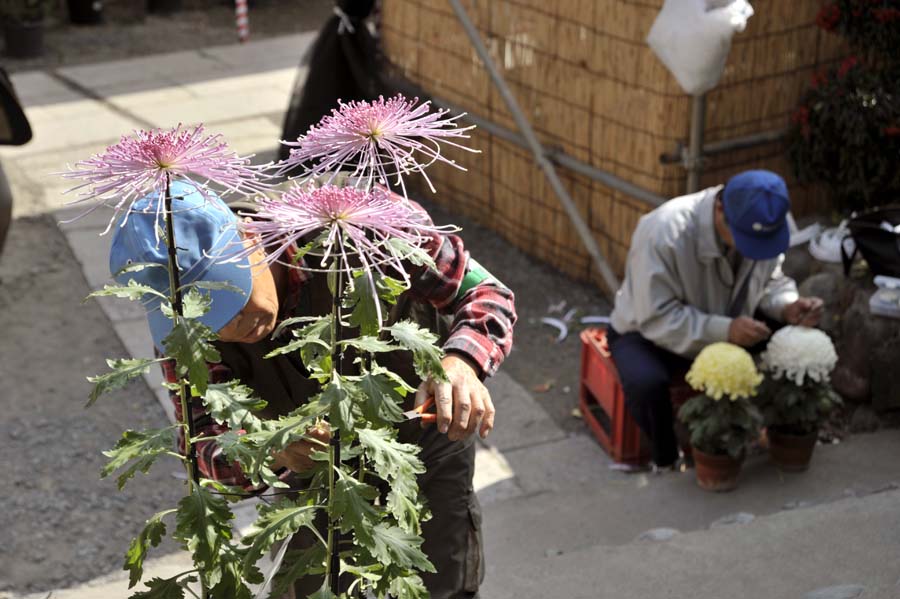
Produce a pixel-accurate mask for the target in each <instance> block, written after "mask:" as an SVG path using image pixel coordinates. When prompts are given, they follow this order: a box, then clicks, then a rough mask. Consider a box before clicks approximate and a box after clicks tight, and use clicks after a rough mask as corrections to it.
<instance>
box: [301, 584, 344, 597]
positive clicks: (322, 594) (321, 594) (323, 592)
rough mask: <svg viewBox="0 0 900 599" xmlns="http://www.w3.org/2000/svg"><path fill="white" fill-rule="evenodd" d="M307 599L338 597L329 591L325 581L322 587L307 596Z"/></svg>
mask: <svg viewBox="0 0 900 599" xmlns="http://www.w3.org/2000/svg"><path fill="white" fill-rule="evenodd" d="M307 599H338V596H337V595H335V594H334V593H332V592H331V589H329V588H328V585H327V583H326V584H322V588H320V589H319V590H318V591H316V592H315V593H313V594H312V595H310V596H309V597H307Z"/></svg>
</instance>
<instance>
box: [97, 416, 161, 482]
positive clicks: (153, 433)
mask: <svg viewBox="0 0 900 599" xmlns="http://www.w3.org/2000/svg"><path fill="white" fill-rule="evenodd" d="M177 430H178V426H177V425H175V426H169V427H166V428H159V429H150V430H146V431H132V430H127V431H125V432H124V433H123V434H122V438H121V439H119V442H118V443H116V445H115V447H113V448H112V449H110V450H107V451H104V452H103V455H105V456H106V457H108V458H109V461H108V462H107V463H106V465H105V466H103V469H102V470H101V471H100V477H101V478H106V477H107V476H109V475H110V474H112V473H113V472H115V471H116V470H118V469H119V468H121V467H123V466H124V465H125V464H127V463H129V462H131V465H130V466H129V467H128V469H127V470H125V472H124V473H122V474H120V475H119V477H118V478H117V479H116V483H117V484H118V487H119V490H121V489H122V488H123V487H124V486H125V483H127V482H128V480H129V479H130V478H131V477H133V476H134V475H135V474H137V472H138V471H140V472H143V473H146V472H147V471H148V470H150V467H151V466H152V465H153V463H154V462H155V461H156V458H157V457H158V456H159V455H160V454H163V453H168V452H170V451H171V449H172V447H173V446H174V445H175V437H176V431H177Z"/></svg>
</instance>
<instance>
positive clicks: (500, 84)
mask: <svg viewBox="0 0 900 599" xmlns="http://www.w3.org/2000/svg"><path fill="white" fill-rule="evenodd" d="M449 1H450V6H452V7H453V12H455V13H456V18H458V19H459V22H460V23H461V24H462V26H463V29H465V31H466V35H468V36H469V41H471V42H472V46H473V47H474V48H475V52H476V53H478V56H479V57H480V58H481V61H482V62H483V63H484V66H485V67H486V68H487V70H488V73H489V74H490V76H491V79H492V80H493V82H494V85H495V86H496V87H497V91H499V92H500V95H501V96H502V97H503V101H504V102H505V103H506V107H507V108H509V111H510V113H512V116H513V119H515V121H516V125H517V126H518V128H519V131H520V132H521V133H522V135H523V136H524V137H525V141H526V142H527V143H528V147H529V148H530V149H531V153H532V154H533V155H534V159H535V160H536V161H537V163H538V165H539V166H540V167H541V169H542V170H543V171H544V175H546V177H547V181H549V182H550V187H552V188H553V191H554V192H555V193H556V195H557V197H558V198H559V201H560V202H561V203H562V205H563V208H564V209H565V211H566V214H568V216H569V219H570V220H571V221H572V224H573V225H575V230H576V231H577V232H578V236H579V237H581V241H582V243H583V244H584V246H585V248H586V249H587V251H588V253H589V254H590V255H591V258H593V260H594V265H595V266H596V267H597V270H598V271H599V272H600V276H601V277H602V278H603V282H604V284H605V285H606V290H607V292H608V296H609V297H610V298H612V297H613V295H614V294H615V293H616V291H617V290H618V289H619V279H618V278H617V277H616V275H615V273H614V272H613V271H612V269H611V268H610V267H609V264H608V263H607V262H606V259H605V258H604V257H603V253H602V252H601V251H600V247H599V246H598V245H597V240H596V239H594V236H593V233H591V230H590V229H589V228H588V226H587V225H586V224H585V223H584V220H583V219H582V218H581V214H580V213H579V212H578V208H577V207H576V206H575V203H574V202H573V201H572V198H571V197H570V196H569V192H568V191H566V188H565V187H564V186H563V184H562V181H560V180H559V176H558V175H557V174H556V170H555V169H554V168H553V165H552V164H551V163H550V161H549V160H547V156H546V152H545V151H544V148H543V146H542V145H541V143H540V142H539V141H538V139H537V136H536V135H535V134H534V130H533V129H532V128H531V124H530V123H529V122H528V119H526V118H525V115H524V114H523V113H522V110H521V109H520V108H519V104H518V102H516V99H515V97H514V96H513V95H512V92H510V90H509V87H508V86H507V85H506V81H505V80H504V79H503V76H502V75H501V74H500V71H499V70H498V69H497V65H495V64H494V60H493V59H492V58H491V55H490V54H489V53H488V51H487V48H485V47H484V42H482V41H481V36H480V35H479V33H478V30H477V29H475V25H473V24H472V20H471V19H470V18H469V15H468V13H467V12H466V9H465V8H463V6H462V4H460V2H459V0H449Z"/></svg>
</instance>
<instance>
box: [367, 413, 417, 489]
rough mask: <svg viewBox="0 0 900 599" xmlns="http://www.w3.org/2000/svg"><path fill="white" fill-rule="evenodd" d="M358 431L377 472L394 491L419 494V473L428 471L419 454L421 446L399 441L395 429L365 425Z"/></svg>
mask: <svg viewBox="0 0 900 599" xmlns="http://www.w3.org/2000/svg"><path fill="white" fill-rule="evenodd" d="M356 432H357V435H358V436H359V442H360V444H362V446H363V447H364V448H365V450H366V455H367V456H368V457H369V458H370V459H371V460H372V462H373V463H374V464H375V472H377V473H378V475H379V476H380V477H381V478H382V479H384V480H386V481H388V482H390V483H391V488H392V490H393V491H394V492H396V493H402V494H403V495H406V496H408V497H415V496H416V495H417V494H418V485H417V483H416V475H418V474H422V473H424V472H425V466H424V464H422V461H421V460H420V459H419V457H418V455H417V454H418V453H419V447H418V446H417V445H412V444H409V443H400V442H399V441H397V439H396V438H395V437H396V434H397V431H396V430H394V429H387V428H384V429H372V428H365V429H357V431H356Z"/></svg>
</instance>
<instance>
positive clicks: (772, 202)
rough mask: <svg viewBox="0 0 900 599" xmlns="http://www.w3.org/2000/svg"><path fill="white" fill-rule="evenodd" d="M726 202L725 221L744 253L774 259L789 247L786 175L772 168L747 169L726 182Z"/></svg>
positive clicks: (746, 255)
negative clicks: (771, 169) (770, 169)
mask: <svg viewBox="0 0 900 599" xmlns="http://www.w3.org/2000/svg"><path fill="white" fill-rule="evenodd" d="M722 204H723V207H724V209H725V222H726V223H727V224H728V228H729V229H731V234H732V236H733V237H734V244H735V246H736V247H737V250H738V252H740V254H741V255H742V256H744V257H746V258H750V259H751V260H771V259H772V258H776V257H778V256H779V255H780V254H783V253H784V252H786V251H787V249H788V247H789V246H790V240H791V230H790V227H789V225H788V221H787V213H788V211H789V210H790V209H791V200H790V198H789V197H788V190H787V185H786V184H785V182H784V179H782V178H781V177H779V176H778V175H776V174H775V173H773V172H771V171H766V170H752V171H744V172H743V173H740V174H737V175H735V176H734V177H732V178H731V179H729V180H728V182H727V183H726V184H725V189H724V190H723V191H722Z"/></svg>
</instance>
